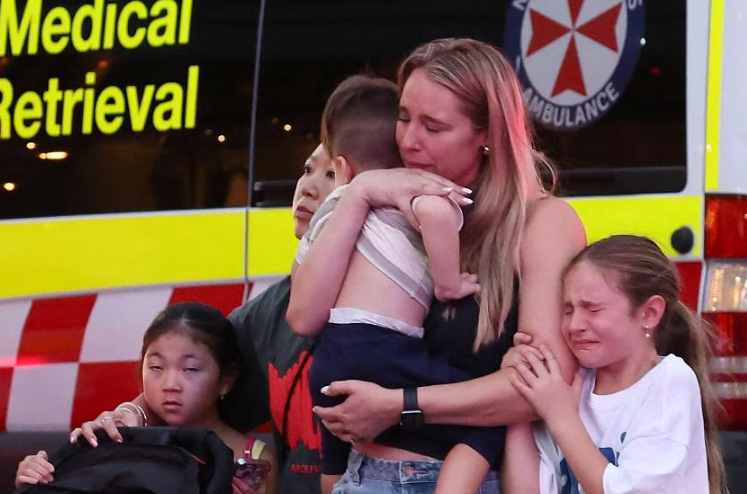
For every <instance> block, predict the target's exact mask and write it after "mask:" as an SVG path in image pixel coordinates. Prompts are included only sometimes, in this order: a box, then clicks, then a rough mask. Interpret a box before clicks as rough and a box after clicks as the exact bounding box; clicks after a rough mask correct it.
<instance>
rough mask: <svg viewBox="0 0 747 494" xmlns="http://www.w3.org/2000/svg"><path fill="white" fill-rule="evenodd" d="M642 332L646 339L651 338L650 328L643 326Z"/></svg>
mask: <svg viewBox="0 0 747 494" xmlns="http://www.w3.org/2000/svg"><path fill="white" fill-rule="evenodd" d="M643 330H644V331H645V332H646V338H651V328H650V327H649V326H643Z"/></svg>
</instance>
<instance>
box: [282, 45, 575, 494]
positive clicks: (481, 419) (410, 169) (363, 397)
mask: <svg viewBox="0 0 747 494" xmlns="http://www.w3.org/2000/svg"><path fill="white" fill-rule="evenodd" d="M399 86H400V105H399V106H400V109H399V119H398V123H397V129H396V138H397V145H398V147H399V151H400V154H401V157H402V160H403V162H404V164H405V169H396V170H380V171H379V170H377V171H369V172H364V173H362V174H360V175H359V176H357V177H356V178H355V179H354V180H353V181H352V183H351V185H350V186H349V189H348V191H347V192H346V194H345V195H344V197H343V198H341V199H340V201H339V203H338V205H337V208H336V210H335V214H334V215H333V216H332V217H331V219H330V220H329V223H328V224H327V227H326V228H325V230H324V232H322V234H321V235H320V237H319V238H318V239H317V240H316V242H315V243H314V245H313V247H312V248H311V249H310V251H309V252H308V254H307V257H306V261H305V262H304V263H303V265H301V266H299V268H298V269H297V271H296V273H295V274H294V281H293V285H292V289H291V301H290V304H289V308H288V313H287V319H288V321H289V323H290V324H291V326H292V327H293V328H294V329H295V330H296V331H297V332H300V333H302V334H306V335H313V334H315V333H317V332H318V331H319V330H320V329H321V328H322V326H323V324H324V323H325V322H326V321H327V319H328V317H329V311H330V309H331V308H332V307H333V304H334V303H335V300H337V298H338V295H339V292H340V288H341V284H342V281H343V279H344V276H345V273H346V271H347V267H348V262H349V259H350V257H351V255H352V252H353V249H354V246H355V243H356V240H357V238H358V233H359V231H360V228H361V225H362V223H363V221H364V220H365V218H366V215H367V214H368V211H369V209H370V208H372V207H382V206H395V207H397V208H399V209H400V210H401V211H402V213H403V214H405V216H406V217H408V218H409V219H410V221H411V223H413V224H416V221H415V219H414V217H413V213H412V209H411V207H410V203H411V201H412V199H413V198H414V197H416V196H419V195H424V194H447V193H453V192H452V191H456V192H462V193H465V194H469V192H470V191H474V192H473V193H472V194H471V197H472V199H473V200H474V204H473V205H472V206H468V207H466V208H465V223H464V228H463V230H462V234H461V249H460V263H461V269H462V271H466V272H470V273H476V274H477V276H478V281H479V284H480V287H481V292H480V294H479V295H478V296H477V297H469V298H465V299H462V300H461V301H457V302H456V303H451V304H447V305H442V304H438V303H434V305H433V306H432V307H431V310H430V312H429V316H428V318H427V320H426V322H425V324H424V327H425V338H426V341H427V343H428V345H429V349H430V350H431V352H432V354H433V355H435V356H441V357H443V358H444V359H446V360H447V361H448V362H449V363H450V364H451V365H453V366H455V367H458V368H461V369H463V370H464V371H465V372H467V373H468V374H469V375H471V376H473V377H476V379H473V380H471V381H468V382H464V383H458V384H449V385H440V386H429V387H425V388H419V389H417V390H414V389H408V390H405V391H404V392H403V390H386V389H383V388H380V387H378V386H376V385H373V384H370V383H364V382H357V381H346V382H340V383H332V384H331V385H330V387H329V390H328V391H327V392H328V393H329V394H330V395H348V398H347V400H346V401H345V403H343V404H342V405H338V406H337V407H334V408H331V409H323V408H319V407H317V408H316V409H315V411H316V413H317V415H318V416H319V417H321V418H322V419H323V420H324V423H325V425H326V427H327V428H328V429H329V430H330V431H332V432H333V433H335V434H336V435H338V437H340V438H342V439H344V440H346V441H350V442H352V443H354V450H353V452H352V453H351V456H350V458H349V463H348V470H347V472H346V473H345V475H344V476H343V479H342V480H341V482H340V483H339V484H338V486H337V488H336V491H335V492H372V491H374V490H376V491H377V492H380V491H379V490H377V489H380V488H381V485H382V483H381V482H382V481H384V482H385V483H386V485H392V486H393V488H396V485H398V484H399V483H408V482H414V481H417V482H418V483H419V484H420V485H421V486H422V487H423V488H424V490H423V492H430V491H432V490H433V488H435V482H436V478H437V477H438V474H439V473H440V469H441V460H443V459H444V457H445V454H446V453H447V452H448V451H449V450H450V449H451V448H452V447H453V446H454V445H453V444H443V443H440V444H439V443H434V442H433V441H431V440H427V439H425V438H424V437H422V436H418V434H417V429H418V428H419V427H421V426H422V423H423V422H427V423H432V424H463V425H476V426H485V425H507V424H510V423H514V422H522V421H527V420H530V419H532V418H534V412H533V410H532V407H531V406H530V405H529V404H528V403H527V401H526V400H525V399H524V398H522V396H521V395H520V394H519V393H518V392H517V391H516V390H515V389H514V387H513V386H512V385H511V383H510V382H509V379H508V377H507V373H506V372H505V371H499V370H498V367H499V365H500V361H501V358H502V356H503V355H504V354H505V353H506V351H507V350H508V348H509V347H510V345H511V338H512V335H513V334H514V333H515V332H516V331H517V329H518V330H520V331H522V332H524V333H528V334H530V335H531V336H532V337H533V338H534V340H535V342H536V343H537V344H539V343H543V344H545V345H547V346H548V347H549V348H551V349H552V351H553V352H554V354H555V355H556V358H557V360H558V362H559V366H560V368H561V370H562V374H563V376H564V378H565V379H566V380H569V379H570V377H571V375H572V374H573V372H574V370H575V361H574V359H573V356H572V355H571V354H570V352H569V351H568V349H567V347H566V346H565V344H564V343H563V339H562V337H561V335H560V322H561V317H562V311H561V304H560V294H561V272H562V270H563V268H564V266H565V265H566V264H567V263H568V261H570V259H572V258H573V257H574V256H575V255H576V254H577V253H578V252H579V251H580V250H581V249H582V248H583V247H584V245H585V243H586V239H585V234H584V230H583V227H582V225H581V222H580V220H579V219H578V217H577V216H576V214H575V212H574V211H573V209H572V208H571V207H570V206H569V205H567V204H566V203H565V202H563V201H561V200H558V199H556V198H554V197H552V195H551V194H550V193H549V192H548V191H547V190H546V189H545V188H544V187H543V186H542V184H541V181H540V179H539V171H538V168H539V167H540V166H542V165H544V164H546V161H545V160H544V159H543V157H542V156H541V154H540V153H538V152H537V151H536V150H535V149H534V146H533V143H532V134H531V129H530V126H529V122H528V120H527V116H526V113H525V109H524V103H523V100H522V96H521V87H520V85H519V82H518V80H517V78H516V75H515V73H514V72H513V70H512V69H511V67H510V64H509V63H508V61H507V60H506V59H505V58H504V57H503V56H502V55H501V54H500V52H499V51H498V50H497V49H496V48H494V47H492V46H490V45H488V44H486V43H482V42H479V41H475V40H469V39H446V40H437V41H434V42H431V43H428V44H426V45H423V46H421V47H419V48H417V49H416V50H415V51H414V52H413V53H412V54H411V55H410V56H409V57H408V58H407V59H405V61H404V62H403V63H402V65H401V67H400V71H399ZM457 184H458V185H457ZM320 287H324V290H320V289H319V288H320ZM372 296H375V297H385V296H386V294H372ZM519 300H521V304H519ZM403 412H404V413H403ZM400 420H401V421H402V423H403V424H404V426H403V427H401V428H400V429H397V430H393V431H388V432H387V434H386V435H385V436H383V437H381V438H379V439H378V440H377V442H372V441H370V440H372V439H374V438H376V437H377V436H378V435H379V433H381V432H382V431H383V430H385V429H387V428H388V427H390V426H393V425H396V424H397V423H398V422H400ZM403 461H404V462H407V463H406V465H407V466H409V467H410V469H406V468H405V465H403V464H402V463H401V462H403ZM413 462H415V463H413ZM498 464H500V459H498V460H497V461H496V463H495V465H498ZM403 469H404V470H403ZM403 471H407V472H411V475H410V476H411V477H412V478H409V477H408V476H407V475H406V476H405V477H407V478H403V477H402V476H401V475H400V472H403ZM392 482H393V483H392ZM497 486H498V479H497V476H496V475H495V473H491V474H489V475H488V477H487V478H486V482H485V483H483V486H482V487H481V492H497V491H498V487H497ZM392 492H394V491H392ZM396 492H399V491H396ZM419 492H420V491H419Z"/></svg>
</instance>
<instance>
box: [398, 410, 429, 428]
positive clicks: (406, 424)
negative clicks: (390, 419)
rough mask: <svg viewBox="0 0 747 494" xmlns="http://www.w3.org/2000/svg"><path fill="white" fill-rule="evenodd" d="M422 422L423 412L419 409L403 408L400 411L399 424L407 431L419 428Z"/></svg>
mask: <svg viewBox="0 0 747 494" xmlns="http://www.w3.org/2000/svg"><path fill="white" fill-rule="evenodd" d="M424 423H425V421H424V420H423V412H421V411H420V410H405V411H404V412H402V417H401V422H400V424H401V425H402V428H403V429H405V430H408V431H412V430H416V429H420V428H421V427H423V424H424Z"/></svg>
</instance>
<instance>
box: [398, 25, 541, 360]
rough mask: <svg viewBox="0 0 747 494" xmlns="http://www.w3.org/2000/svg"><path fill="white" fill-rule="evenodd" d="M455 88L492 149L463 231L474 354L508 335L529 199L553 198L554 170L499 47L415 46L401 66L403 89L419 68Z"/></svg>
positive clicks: (456, 42) (448, 42) (469, 43)
mask: <svg viewBox="0 0 747 494" xmlns="http://www.w3.org/2000/svg"><path fill="white" fill-rule="evenodd" d="M418 69H419V70H423V71H424V72H425V73H426V74H427V76H428V78H429V79H430V80H431V81H433V82H436V83H438V84H440V85H442V86H444V87H446V88H447V89H449V90H450V91H452V92H453V93H454V94H455V95H456V96H457V97H458V98H459V100H460V102H461V104H462V111H463V112H464V114H465V115H467V116H468V117H469V118H470V120H471V121H472V124H473V126H474V128H475V129H476V130H487V146H488V148H489V150H488V152H487V154H486V156H485V157H484V159H483V163H482V164H481V165H480V170H479V173H478V177H477V180H476V183H475V184H465V185H470V186H472V187H473V188H474V189H475V194H474V200H475V203H474V206H473V208H472V209H471V210H470V211H469V212H468V213H467V214H466V219H465V224H464V228H463V230H462V233H461V236H460V238H461V250H460V257H461V265H462V269H463V270H465V271H469V272H470V273H476V274H477V276H478V279H479V281H480V287H481V292H480V295H479V298H478V300H479V302H480V316H479V322H478V327H477V335H476V337H475V343H474V349H475V350H477V349H478V348H479V347H480V346H481V345H484V344H487V343H490V342H492V341H494V340H495V339H496V337H497V336H499V335H500V334H501V332H502V331H503V329H504V323H505V321H506V317H507V316H508V313H509V310H510V309H511V306H512V304H513V302H514V300H513V297H514V283H515V281H516V280H517V279H518V278H519V277H520V274H521V270H520V259H519V252H520V247H521V241H522V234H523V232H524V222H525V220H526V208H527V200H528V198H530V197H537V196H538V195H541V194H543V193H546V191H545V189H544V187H543V185H542V182H541V180H540V177H539V172H538V168H537V166H538V165H543V166H547V167H548V169H549V170H550V171H551V174H552V176H553V183H554V177H555V175H554V172H552V167H551V166H550V165H549V163H548V162H547V160H546V159H545V158H544V157H543V156H542V154H541V153H539V152H538V151H536V150H535V149H534V146H533V142H532V141H533V134H532V131H531V127H530V123H529V120H528V119H527V114H526V111H525V108H524V100H523V98H522V92H521V85H520V84H519V80H518V78H517V77H516V74H515V72H514V71H513V69H512V68H511V66H510V64H509V63H508V60H506V58H505V57H504V56H503V55H502V54H501V53H500V52H499V51H498V49H497V48H495V47H493V46H491V45H489V44H487V43H483V42H480V41H476V40H472V39H440V40H436V41H432V42H430V43H427V44H425V45H422V46H420V47H419V48H417V49H415V51H413V52H412V53H411V54H410V56H408V57H407V58H406V59H405V60H404V61H403V62H402V65H401V66H400V68H399V74H398V82H399V87H400V91H402V88H403V87H404V85H405V83H406V82H407V79H408V78H409V77H410V75H411V74H412V73H413V71H415V70H418Z"/></svg>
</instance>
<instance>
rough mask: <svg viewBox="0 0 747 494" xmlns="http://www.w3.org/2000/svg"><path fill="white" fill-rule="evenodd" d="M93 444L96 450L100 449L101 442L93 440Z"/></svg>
mask: <svg viewBox="0 0 747 494" xmlns="http://www.w3.org/2000/svg"><path fill="white" fill-rule="evenodd" d="M92 444H93V447H94V448H98V447H99V442H98V441H97V440H95V439H94V440H93V442H92Z"/></svg>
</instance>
